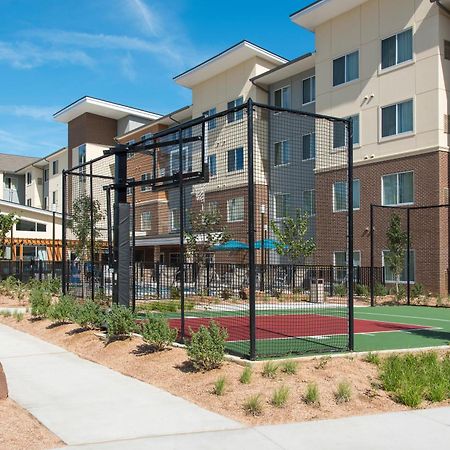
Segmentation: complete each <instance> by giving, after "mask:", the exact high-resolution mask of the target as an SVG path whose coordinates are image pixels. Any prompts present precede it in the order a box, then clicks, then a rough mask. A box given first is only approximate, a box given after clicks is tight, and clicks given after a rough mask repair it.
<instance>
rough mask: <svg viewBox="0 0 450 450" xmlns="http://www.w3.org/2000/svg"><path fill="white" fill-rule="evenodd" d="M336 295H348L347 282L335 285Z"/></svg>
mask: <svg viewBox="0 0 450 450" xmlns="http://www.w3.org/2000/svg"><path fill="white" fill-rule="evenodd" d="M334 295H336V296H337V297H345V296H346V295H347V286H346V285H345V284H337V285H336V286H334Z"/></svg>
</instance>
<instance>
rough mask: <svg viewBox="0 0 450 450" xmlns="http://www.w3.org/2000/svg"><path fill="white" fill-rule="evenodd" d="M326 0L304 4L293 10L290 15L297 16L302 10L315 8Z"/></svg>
mask: <svg viewBox="0 0 450 450" xmlns="http://www.w3.org/2000/svg"><path fill="white" fill-rule="evenodd" d="M325 1H326V0H315V1H314V2H312V3H310V4H309V5H306V6H304V7H303V8H301V9H299V10H298V11H295V12H293V13H292V14H291V15H290V16H289V17H290V18H292V17H294V16H296V15H297V14H300V13H302V12H305V11H307V10H308V9H310V8H314V7H315V6H316V5H318V4H319V3H322V2H325Z"/></svg>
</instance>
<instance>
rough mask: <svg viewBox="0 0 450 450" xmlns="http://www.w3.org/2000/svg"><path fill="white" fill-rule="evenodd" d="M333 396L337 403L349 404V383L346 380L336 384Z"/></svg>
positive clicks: (350, 389) (350, 394) (350, 395)
mask: <svg viewBox="0 0 450 450" xmlns="http://www.w3.org/2000/svg"><path fill="white" fill-rule="evenodd" d="M334 396H335V398H336V402H337V403H346V402H349V401H350V399H351V397H352V388H351V386H350V383H349V382H348V381H346V380H343V381H341V382H340V383H339V384H338V388H337V391H336V392H335V394H334Z"/></svg>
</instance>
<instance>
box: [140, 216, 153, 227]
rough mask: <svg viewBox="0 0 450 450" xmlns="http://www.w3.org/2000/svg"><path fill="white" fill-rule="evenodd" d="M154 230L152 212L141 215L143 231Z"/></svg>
mask: <svg viewBox="0 0 450 450" xmlns="http://www.w3.org/2000/svg"><path fill="white" fill-rule="evenodd" d="M151 229H152V214H151V212H150V211H144V212H142V213H141V230H142V231H147V230H151Z"/></svg>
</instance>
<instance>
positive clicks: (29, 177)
mask: <svg viewBox="0 0 450 450" xmlns="http://www.w3.org/2000/svg"><path fill="white" fill-rule="evenodd" d="M31 181H32V177H31V172H27V184H31Z"/></svg>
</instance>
